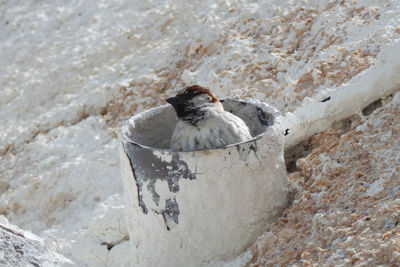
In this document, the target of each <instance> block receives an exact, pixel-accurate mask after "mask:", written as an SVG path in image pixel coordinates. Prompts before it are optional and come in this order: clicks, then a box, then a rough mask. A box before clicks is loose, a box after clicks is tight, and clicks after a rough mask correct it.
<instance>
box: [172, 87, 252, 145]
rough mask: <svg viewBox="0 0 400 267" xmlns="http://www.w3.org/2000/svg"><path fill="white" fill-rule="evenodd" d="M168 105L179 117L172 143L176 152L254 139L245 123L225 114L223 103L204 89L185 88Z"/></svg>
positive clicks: (227, 113)
mask: <svg viewBox="0 0 400 267" xmlns="http://www.w3.org/2000/svg"><path fill="white" fill-rule="evenodd" d="M167 102H168V103H170V104H171V105H172V106H173V107H174V108H175V111H176V114H177V116H178V122H177V124H176V126H175V130H174V132H173V134H172V138H171V143H170V149H171V150H173V151H192V150H200V149H211V148H217V147H224V146H227V145H230V144H235V143H239V142H243V141H246V140H249V139H251V134H250V131H249V128H248V127H247V125H246V123H245V122H244V121H243V120H242V119H240V118H239V117H236V116H235V115H233V114H232V113H230V112H227V111H225V110H224V108H223V106H222V104H221V102H220V101H219V100H218V99H217V98H216V97H215V96H214V95H213V94H212V93H211V92H210V91H209V90H208V89H206V88H204V87H201V86H199V85H192V86H187V87H184V88H183V89H182V90H181V91H179V92H178V94H177V95H176V96H173V97H170V98H168V99H167Z"/></svg>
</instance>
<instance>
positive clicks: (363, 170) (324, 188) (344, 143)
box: [248, 93, 400, 266]
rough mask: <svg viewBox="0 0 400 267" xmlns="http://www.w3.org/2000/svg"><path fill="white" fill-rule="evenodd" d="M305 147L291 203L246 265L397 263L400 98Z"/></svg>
mask: <svg viewBox="0 0 400 267" xmlns="http://www.w3.org/2000/svg"><path fill="white" fill-rule="evenodd" d="M377 106H379V105H377ZM369 112H370V111H368V109H366V110H364V114H368V113H369ZM343 126H346V127H344V128H343ZM303 146H304V147H307V148H308V149H309V150H310V152H311V153H310V154H309V155H308V156H306V157H304V158H301V159H299V160H298V161H297V166H298V168H299V170H298V171H296V172H294V173H292V174H291V175H290V180H291V182H292V185H293V189H294V191H296V190H297V191H298V192H297V193H296V194H295V199H294V201H293V204H292V206H291V207H290V208H288V209H287V210H286V211H285V212H284V214H283V216H282V217H281V218H280V219H279V220H278V221H277V222H276V223H275V224H274V225H272V226H271V228H270V230H269V231H268V232H266V233H265V234H264V235H263V236H262V237H260V238H259V240H258V241H257V243H256V244H254V245H253V247H252V253H253V258H252V260H251V261H250V262H249V263H248V266H273V265H281V266H288V265H291V264H298V263H301V264H303V265H305V266H311V265H313V266H334V265H346V264H351V265H353V264H355V265H357V266H377V265H385V266H389V265H392V266H395V265H396V264H398V263H399V262H400V93H397V94H396V95H395V97H394V98H393V100H392V101H391V102H390V103H388V104H387V105H385V106H383V107H382V108H379V109H377V110H375V111H374V112H373V113H372V114H371V115H369V116H364V115H362V116H361V118H360V117H358V116H354V117H352V118H351V120H348V121H347V122H346V123H344V124H343V125H342V129H336V130H330V131H327V132H323V133H320V134H316V135H314V136H313V137H311V138H310V139H309V140H308V141H307V142H305V143H304V144H303Z"/></svg>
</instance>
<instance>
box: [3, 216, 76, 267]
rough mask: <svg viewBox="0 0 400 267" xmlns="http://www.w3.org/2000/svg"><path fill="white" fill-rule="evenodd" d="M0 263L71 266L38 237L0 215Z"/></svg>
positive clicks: (12, 265)
mask: <svg viewBox="0 0 400 267" xmlns="http://www.w3.org/2000/svg"><path fill="white" fill-rule="evenodd" d="M0 265H1V266H10V267H18V266H21V267H25V266H72V261H70V260H69V259H67V258H65V257H64V256H63V255H61V254H59V253H58V252H56V251H54V250H52V249H50V248H49V247H48V246H47V245H46V244H45V243H44V242H43V240H42V239H40V238H39V237H37V236H35V235H33V234H31V233H29V232H25V231H23V230H21V229H20V228H18V227H17V226H14V225H11V224H9V223H8V221H7V219H6V218H5V217H4V216H0Z"/></svg>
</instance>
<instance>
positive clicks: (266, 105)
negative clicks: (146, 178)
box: [120, 97, 279, 154]
mask: <svg viewBox="0 0 400 267" xmlns="http://www.w3.org/2000/svg"><path fill="white" fill-rule="evenodd" d="M225 100H233V101H238V102H239V101H242V102H246V103H249V104H255V103H257V104H261V105H263V106H264V107H268V108H270V109H271V112H270V113H269V114H271V115H272V116H273V123H272V124H271V125H268V126H267V127H266V128H265V130H264V131H263V132H262V133H260V134H258V135H256V136H254V137H253V138H251V139H249V140H246V141H243V142H239V143H234V144H230V145H227V146H224V147H216V148H211V149H198V150H190V151H172V150H170V149H169V148H158V147H151V146H146V145H143V144H140V143H138V142H136V141H133V140H132V139H131V138H129V137H128V136H127V134H126V128H127V125H128V124H129V122H130V121H131V120H135V118H136V117H139V116H143V114H145V113H149V112H151V111H153V110H156V109H160V108H167V107H168V106H170V105H169V104H164V105H161V106H157V107H153V108H150V109H147V110H145V111H143V112H140V113H138V114H136V115H133V116H132V117H131V118H129V119H128V120H127V121H125V122H124V123H123V125H122V128H121V130H120V133H121V135H122V138H123V140H124V141H125V142H126V143H130V144H133V145H134V146H137V147H140V148H144V149H149V150H153V151H159V152H164V153H165V152H168V153H171V154H172V153H180V154H190V153H193V152H197V151H201V152H208V151H214V150H225V149H228V148H231V147H234V146H238V145H243V144H246V143H251V142H254V141H256V140H258V139H261V138H262V137H263V136H264V135H265V134H266V132H267V131H268V129H269V128H271V127H274V126H276V125H277V124H278V123H279V122H278V120H277V117H278V114H279V111H277V110H276V109H275V108H274V107H272V106H270V105H268V104H267V103H265V102H261V101H258V100H253V99H237V98H230V97H228V98H223V99H221V102H223V101H225ZM263 111H264V112H266V111H265V110H263Z"/></svg>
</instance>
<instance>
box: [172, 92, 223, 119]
mask: <svg viewBox="0 0 400 267" xmlns="http://www.w3.org/2000/svg"><path fill="white" fill-rule="evenodd" d="M167 102H168V103H170V104H171V105H172V106H173V107H174V108H175V110H176V113H177V115H178V117H179V118H182V117H185V116H187V115H188V114H190V113H192V112H193V111H195V110H197V109H199V108H201V107H207V106H210V107H213V106H215V107H221V108H222V105H221V102H219V100H218V99H217V98H216V97H215V96H214V95H213V94H212V93H211V92H210V90H208V89H207V88H204V87H201V86H199V85H191V86H186V87H184V88H182V89H181V90H180V91H179V92H178V94H177V95H176V96H173V97H170V98H168V99H167Z"/></svg>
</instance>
